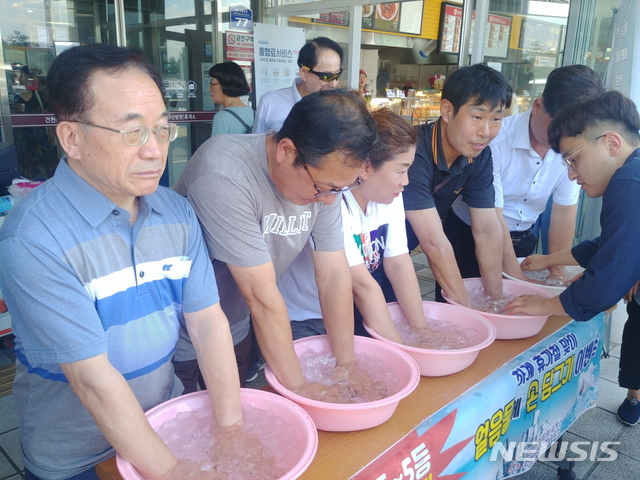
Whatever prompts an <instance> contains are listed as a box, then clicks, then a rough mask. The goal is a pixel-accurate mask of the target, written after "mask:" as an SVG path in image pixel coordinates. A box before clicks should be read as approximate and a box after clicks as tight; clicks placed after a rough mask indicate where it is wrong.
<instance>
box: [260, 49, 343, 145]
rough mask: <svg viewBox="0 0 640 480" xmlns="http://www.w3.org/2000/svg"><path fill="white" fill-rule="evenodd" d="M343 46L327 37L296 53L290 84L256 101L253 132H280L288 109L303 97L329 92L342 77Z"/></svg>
mask: <svg viewBox="0 0 640 480" xmlns="http://www.w3.org/2000/svg"><path fill="white" fill-rule="evenodd" d="M343 57H344V54H343V52H342V47H340V45H338V44H337V43H336V42H334V41H333V40H331V39H330V38H327V37H316V38H314V39H313V40H309V41H308V42H307V43H306V44H305V45H304V47H302V48H301V49H300V53H299V54H298V68H299V69H300V72H299V73H298V75H299V77H297V78H296V79H295V80H294V82H293V85H291V86H290V87H286V88H281V89H279V90H272V91H271V92H267V93H265V94H264V95H262V97H260V101H259V102H258V109H257V110H256V121H255V123H254V125H253V133H267V132H268V131H269V130H274V131H276V132H277V131H279V130H280V129H281V128H282V124H283V123H284V119H285V118H287V115H289V112H290V111H291V108H293V106H294V105H295V104H296V103H297V102H299V101H300V100H301V99H302V97H306V96H307V95H309V94H310V93H315V92H317V91H319V90H328V89H332V88H336V87H337V86H338V79H339V78H340V75H342V68H341V67H340V65H342V59H343Z"/></svg>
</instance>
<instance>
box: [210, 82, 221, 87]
mask: <svg viewBox="0 0 640 480" xmlns="http://www.w3.org/2000/svg"><path fill="white" fill-rule="evenodd" d="M216 85H220V82H218V83H213V80H211V81H209V88H211V87H215V86H216Z"/></svg>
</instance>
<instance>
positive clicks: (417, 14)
mask: <svg viewBox="0 0 640 480" xmlns="http://www.w3.org/2000/svg"><path fill="white" fill-rule="evenodd" d="M423 11H424V2H423V1H422V0H419V1H415V2H403V3H402V10H401V11H400V31H401V32H402V33H411V34H413V35H422V15H423Z"/></svg>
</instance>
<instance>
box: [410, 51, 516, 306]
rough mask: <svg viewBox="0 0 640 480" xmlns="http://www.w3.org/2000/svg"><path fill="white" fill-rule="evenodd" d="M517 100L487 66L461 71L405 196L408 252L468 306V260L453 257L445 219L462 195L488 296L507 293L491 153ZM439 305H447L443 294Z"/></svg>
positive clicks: (422, 142) (451, 81)
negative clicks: (417, 254) (421, 255)
mask: <svg viewBox="0 0 640 480" xmlns="http://www.w3.org/2000/svg"><path fill="white" fill-rule="evenodd" d="M511 94H512V90H511V87H510V86H509V83H508V81H507V79H506V78H505V76H504V75H502V74H501V73H500V72H498V71H496V70H494V69H492V68H490V67H488V66H486V65H483V64H477V65H472V66H470V67H463V68H460V69H458V70H456V71H455V72H454V73H453V74H452V75H451V76H450V77H449V78H448V79H447V81H446V82H445V84H444V88H443V90H442V100H441V102H440V111H441V118H440V119H439V120H438V121H437V122H435V123H433V124H430V125H424V126H420V127H418V144H417V150H416V157H415V162H414V163H413V165H412V166H411V168H410V169H409V185H407V187H406V188H405V193H404V207H405V210H406V214H407V222H408V225H407V230H408V232H407V233H408V238H409V249H410V250H412V249H414V248H415V247H416V246H417V244H418V242H419V243H420V245H421V246H422V249H423V251H424V252H425V254H426V255H427V258H428V259H429V265H430V267H431V270H432V271H433V273H434V275H435V277H436V280H437V282H438V284H439V285H441V286H442V288H443V290H444V291H445V292H446V294H447V295H448V296H449V297H450V298H452V299H453V300H455V301H457V302H458V303H461V304H463V305H467V304H468V303H469V297H468V295H467V291H466V290H465V288H464V285H463V283H462V276H461V275H460V270H459V268H458V264H457V263H456V260H458V262H459V263H461V262H463V261H464V254H463V252H461V253H460V254H459V252H455V254H454V248H453V247H452V244H451V242H450V240H451V238H447V235H445V232H444V230H443V226H442V222H441V220H442V219H444V218H445V217H446V215H447V214H448V212H449V211H450V209H451V205H452V204H453V201H454V200H455V199H456V198H457V197H458V195H462V198H463V200H464V202H465V203H466V204H467V205H468V206H469V207H470V209H469V210H470V217H471V228H472V231H473V237H474V240H475V242H476V248H475V254H476V255H477V258H478V263H479V265H480V273H481V276H482V279H483V285H484V288H485V291H486V292H487V293H490V294H501V293H502V280H501V273H502V268H501V265H502V234H501V230H500V223H499V221H498V217H497V215H496V211H495V208H494V200H495V199H494V196H495V195H494V190H493V162H492V160H491V150H490V149H489V148H487V146H488V145H489V142H491V140H493V139H494V138H495V137H496V135H498V132H499V131H500V125H501V123H502V118H503V117H504V111H505V109H506V108H509V106H510V105H511ZM471 248H473V247H471ZM460 266H461V267H462V265H460ZM436 298H437V299H438V300H440V299H441V298H442V297H441V296H440V288H439V287H436Z"/></svg>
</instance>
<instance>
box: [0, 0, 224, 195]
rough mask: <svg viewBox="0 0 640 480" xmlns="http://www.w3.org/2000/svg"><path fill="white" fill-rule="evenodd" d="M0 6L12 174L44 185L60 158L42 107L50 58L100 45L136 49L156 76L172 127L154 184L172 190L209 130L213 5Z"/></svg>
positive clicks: (162, 0) (0, 82)
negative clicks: (14, 163) (175, 133)
mask: <svg viewBox="0 0 640 480" xmlns="http://www.w3.org/2000/svg"><path fill="white" fill-rule="evenodd" d="M0 5H1V6H2V11H3V15H2V17H1V18H0V36H1V37H2V57H3V58H0V60H2V63H3V64H4V67H5V76H4V77H2V78H0V102H1V104H2V111H3V116H2V119H3V122H2V134H3V135H2V136H3V138H2V139H3V140H4V141H6V142H8V143H13V144H15V146H16V149H17V152H18V170H19V173H20V175H23V176H25V177H27V178H29V179H32V180H45V179H47V178H49V177H51V176H52V175H53V172H54V171H55V168H56V166H57V163H58V159H59V158H60V157H61V156H62V155H64V152H62V151H61V150H60V148H59V146H58V145H57V141H56V137H55V123H56V120H55V118H54V116H53V115H52V114H51V112H50V109H49V105H48V101H47V86H46V75H47V73H48V71H49V67H50V66H51V64H52V63H53V61H54V59H55V57H56V56H57V55H59V54H60V53H61V52H63V51H64V50H65V49H67V48H69V47H73V46H76V45H86V44H91V43H108V44H112V45H118V44H119V45H127V46H134V47H138V48H140V49H141V50H142V51H143V52H144V53H145V54H146V55H147V56H148V57H149V59H151V60H152V61H153V63H154V64H155V65H156V67H157V68H158V69H159V70H160V73H161V75H162V79H163V92H162V93H163V95H164V96H165V99H166V100H167V105H168V108H169V110H170V111H171V112H172V114H171V121H172V122H176V123H178V124H179V125H180V135H179V137H178V140H176V141H175V142H174V143H172V145H171V149H170V151H169V161H168V168H167V171H166V173H165V177H164V178H163V182H162V183H164V184H166V185H170V184H172V183H173V182H174V181H175V180H176V179H177V177H178V176H179V175H180V173H181V171H182V169H183V168H184V165H186V161H187V159H188V158H189V157H190V156H191V154H192V153H193V151H195V149H197V147H198V146H199V145H200V144H202V142H204V141H205V140H206V139H207V138H209V135H210V131H211V125H210V122H211V119H212V117H213V104H212V103H211V102H210V101H209V99H210V97H209V91H208V83H209V77H208V73H207V72H208V69H209V67H211V66H212V65H213V64H214V63H215V59H214V57H215V54H214V41H213V34H212V31H213V30H214V29H213V27H212V25H214V24H216V19H215V18H214V15H213V10H214V9H213V3H212V2H210V1H204V2H202V1H196V0H149V1H144V2H140V1H137V0H135V1H134V0H116V2H115V4H114V2H113V0H106V1H104V0H102V1H100V0H96V1H90V0H89V1H77V0H76V1H72V0H25V1H21V2H15V1H14V0H0ZM7 112H8V114H7Z"/></svg>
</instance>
